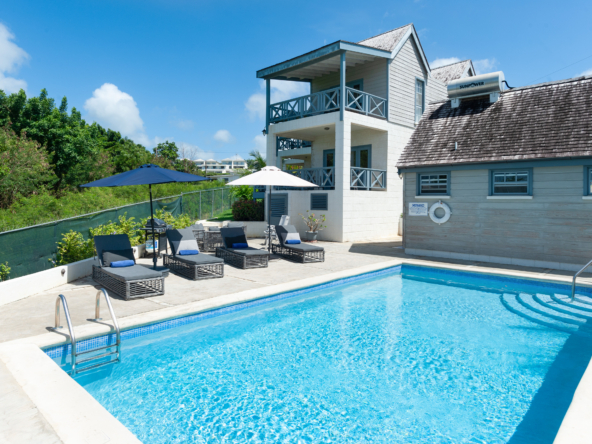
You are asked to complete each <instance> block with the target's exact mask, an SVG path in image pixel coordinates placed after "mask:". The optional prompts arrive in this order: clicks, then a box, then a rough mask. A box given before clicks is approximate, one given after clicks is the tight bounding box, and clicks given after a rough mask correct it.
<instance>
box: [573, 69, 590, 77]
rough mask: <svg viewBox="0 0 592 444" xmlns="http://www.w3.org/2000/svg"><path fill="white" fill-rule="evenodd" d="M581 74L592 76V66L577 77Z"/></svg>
mask: <svg viewBox="0 0 592 444" xmlns="http://www.w3.org/2000/svg"><path fill="white" fill-rule="evenodd" d="M581 76H592V68H590V69H587V70H586V71H584V72H583V73H581V74H580V75H577V76H576V77H581Z"/></svg>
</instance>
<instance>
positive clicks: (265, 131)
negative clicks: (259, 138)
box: [261, 128, 267, 136]
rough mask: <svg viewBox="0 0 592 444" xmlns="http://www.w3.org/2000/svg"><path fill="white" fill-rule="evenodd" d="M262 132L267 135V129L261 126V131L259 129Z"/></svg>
mask: <svg viewBox="0 0 592 444" xmlns="http://www.w3.org/2000/svg"><path fill="white" fill-rule="evenodd" d="M261 132H262V133H263V135H264V136H267V130H266V129H265V128H263V131H261Z"/></svg>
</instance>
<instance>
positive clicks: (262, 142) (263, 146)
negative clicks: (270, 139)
mask: <svg viewBox="0 0 592 444" xmlns="http://www.w3.org/2000/svg"><path fill="white" fill-rule="evenodd" d="M253 142H255V149H256V150H257V151H259V152H260V153H263V154H264V155H265V153H267V137H265V136H264V135H263V134H259V135H257V136H255V138H254V139H253Z"/></svg>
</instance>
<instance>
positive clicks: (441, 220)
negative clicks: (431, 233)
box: [430, 200, 452, 225]
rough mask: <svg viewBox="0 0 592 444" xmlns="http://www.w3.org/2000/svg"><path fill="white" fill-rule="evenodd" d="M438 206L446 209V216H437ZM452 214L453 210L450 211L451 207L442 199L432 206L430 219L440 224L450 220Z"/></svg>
mask: <svg viewBox="0 0 592 444" xmlns="http://www.w3.org/2000/svg"><path fill="white" fill-rule="evenodd" d="M438 208H442V209H443V210H444V216H442V217H438V216H436V210H437V209H438ZM451 214H452V211H450V207H449V206H448V205H446V204H445V203H444V202H442V201H441V200H440V201H438V202H436V203H435V204H434V205H432V206H431V207H430V219H432V221H434V222H436V223H437V224H438V225H440V224H444V223H446V222H448V219H450V215H451Z"/></svg>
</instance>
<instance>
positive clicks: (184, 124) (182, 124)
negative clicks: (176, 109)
mask: <svg viewBox="0 0 592 444" xmlns="http://www.w3.org/2000/svg"><path fill="white" fill-rule="evenodd" d="M173 125H175V126H176V127H177V128H179V129H182V130H183V131H189V130H192V129H193V126H194V123H193V120H177V121H176V122H173Z"/></svg>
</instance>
